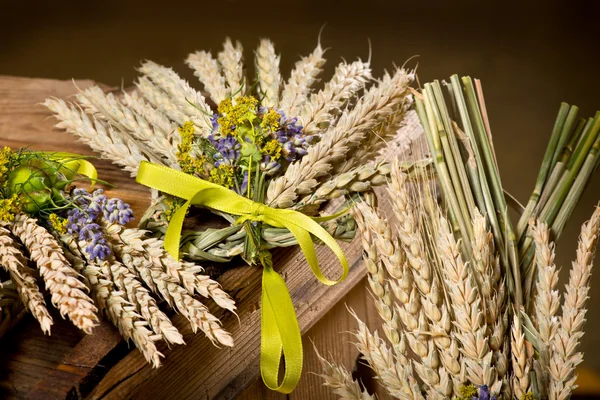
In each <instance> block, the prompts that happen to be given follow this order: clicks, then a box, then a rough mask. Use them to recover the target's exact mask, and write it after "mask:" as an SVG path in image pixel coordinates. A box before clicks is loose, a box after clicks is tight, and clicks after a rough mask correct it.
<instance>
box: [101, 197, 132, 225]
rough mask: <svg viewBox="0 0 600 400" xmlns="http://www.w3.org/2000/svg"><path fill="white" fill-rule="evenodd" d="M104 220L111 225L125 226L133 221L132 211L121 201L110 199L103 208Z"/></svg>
mask: <svg viewBox="0 0 600 400" xmlns="http://www.w3.org/2000/svg"><path fill="white" fill-rule="evenodd" d="M102 211H103V214H104V218H106V219H107V220H109V221H110V222H111V223H117V224H121V225H125V224H126V223H128V222H129V221H131V220H132V219H133V210H132V209H131V207H130V206H129V204H127V203H124V202H123V201H122V200H121V199H110V200H108V201H107V202H106V204H105V205H104V208H103V210H102Z"/></svg>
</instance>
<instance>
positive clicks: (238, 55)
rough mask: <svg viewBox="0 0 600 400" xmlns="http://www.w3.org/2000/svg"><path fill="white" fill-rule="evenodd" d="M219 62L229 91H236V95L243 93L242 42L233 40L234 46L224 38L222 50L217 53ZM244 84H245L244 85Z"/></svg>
mask: <svg viewBox="0 0 600 400" xmlns="http://www.w3.org/2000/svg"><path fill="white" fill-rule="evenodd" d="M217 58H218V59H219V64H221V67H222V68H223V75H225V81H226V82H227V86H228V87H229V90H230V91H231V93H232V94H233V93H237V92H239V93H237V94H236V96H239V95H243V94H244V93H245V90H246V89H245V87H242V85H243V84H244V53H243V48H242V44H241V43H240V42H237V41H236V42H235V47H234V46H233V43H232V42H231V39H229V38H227V39H225V43H223V51H221V52H219V54H218V55H217ZM244 86H245V85H244Z"/></svg>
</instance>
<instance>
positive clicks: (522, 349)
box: [510, 315, 531, 399]
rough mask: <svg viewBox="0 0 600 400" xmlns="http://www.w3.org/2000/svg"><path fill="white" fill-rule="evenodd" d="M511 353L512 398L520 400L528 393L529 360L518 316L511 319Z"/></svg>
mask: <svg viewBox="0 0 600 400" xmlns="http://www.w3.org/2000/svg"><path fill="white" fill-rule="evenodd" d="M510 349H511V353H512V369H513V377H512V391H513V396H514V397H516V398H517V399H522V398H523V396H525V395H526V394H527V393H528V392H529V386H530V377H529V372H530V370H531V359H530V357H529V356H528V354H527V349H526V342H525V335H524V334H523V330H522V327H521V321H520V320H519V317H518V316H516V315H515V316H514V317H513V323H512V337H511V345H510Z"/></svg>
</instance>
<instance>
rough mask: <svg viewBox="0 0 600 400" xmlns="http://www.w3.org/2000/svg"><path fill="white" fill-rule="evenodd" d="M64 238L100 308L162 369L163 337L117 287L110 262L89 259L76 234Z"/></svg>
mask: <svg viewBox="0 0 600 400" xmlns="http://www.w3.org/2000/svg"><path fill="white" fill-rule="evenodd" d="M60 239H61V241H62V242H63V243H64V244H65V246H66V247H67V248H68V249H69V251H70V252H71V258H72V259H73V267H75V268H77V270H78V272H79V273H81V274H82V275H83V276H85V278H86V279H87V281H88V283H89V285H90V287H91V288H92V293H93V295H94V297H95V299H96V301H97V303H98V306H99V308H100V309H101V310H103V311H104V312H106V314H107V316H108V317H109V319H110V320H111V321H112V323H113V324H114V325H115V326H116V327H117V328H118V329H119V332H120V333H121V335H122V336H123V337H124V338H125V339H126V340H131V341H132V342H133V343H134V344H135V346H136V347H137V348H138V350H139V351H140V352H141V353H142V355H143V356H144V358H145V359H146V361H148V362H149V363H151V364H152V366H153V367H154V368H158V367H159V366H160V359H161V357H164V356H163V354H162V353H160V352H159V351H158V349H157V348H156V341H158V340H160V339H161V338H162V336H161V335H157V334H155V333H154V332H152V331H151V330H150V329H148V321H147V320H145V319H144V318H143V317H142V316H141V315H140V314H139V313H138V311H137V307H136V306H135V305H134V304H132V303H131V302H130V301H129V300H128V299H127V294H126V293H125V292H124V291H122V290H119V289H118V288H117V287H116V285H115V282H114V281H113V275H112V272H111V270H110V265H109V263H108V262H107V261H97V260H92V261H89V260H86V259H85V256H84V254H83V253H82V251H81V249H80V248H79V245H78V242H77V240H75V238H74V237H73V236H72V235H62V236H61V238H60Z"/></svg>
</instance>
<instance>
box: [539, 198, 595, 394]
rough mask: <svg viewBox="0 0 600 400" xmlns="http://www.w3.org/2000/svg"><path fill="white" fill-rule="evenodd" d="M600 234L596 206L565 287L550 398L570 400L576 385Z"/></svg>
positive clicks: (556, 340)
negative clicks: (587, 304)
mask: <svg viewBox="0 0 600 400" xmlns="http://www.w3.org/2000/svg"><path fill="white" fill-rule="evenodd" d="M599 231H600V207H596V209H595V210H594V213H593V214H592V217H591V218H590V220H589V221H588V222H587V223H585V224H583V226H582V227H581V234H580V236H579V241H578V244H577V256H576V259H575V261H574V262H573V266H572V269H571V273H570V276H569V282H568V283H567V284H566V285H565V295H564V300H563V306H562V318H561V320H560V324H559V327H558V330H557V332H556V335H555V337H554V338H553V343H552V350H553V351H552V358H551V360H550V388H549V397H550V399H552V400H555V399H567V398H569V397H570V394H571V391H572V390H574V389H575V388H576V387H577V385H575V381H576V379H577V376H576V375H574V373H575V367H576V366H577V365H579V363H581V361H582V360H583V354H582V353H580V352H577V349H578V347H579V342H580V340H581V337H582V336H583V325H584V324H585V314H586V313H587V309H586V308H585V304H586V302H587V300H588V298H589V296H588V293H589V289H590V277H591V274H592V266H593V262H594V256H595V253H596V245H597V243H598V233H599Z"/></svg>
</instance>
